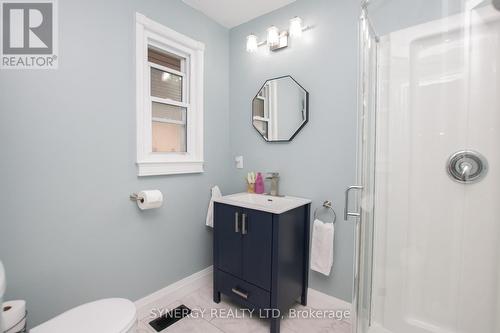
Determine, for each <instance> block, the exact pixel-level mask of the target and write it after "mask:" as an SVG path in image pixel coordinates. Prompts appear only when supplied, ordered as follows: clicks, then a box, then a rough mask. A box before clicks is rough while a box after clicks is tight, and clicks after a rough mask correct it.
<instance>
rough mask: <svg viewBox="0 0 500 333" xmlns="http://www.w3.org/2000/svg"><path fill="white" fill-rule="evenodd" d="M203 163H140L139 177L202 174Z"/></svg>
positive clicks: (138, 165) (138, 164) (138, 168)
mask: <svg viewBox="0 0 500 333" xmlns="http://www.w3.org/2000/svg"><path fill="white" fill-rule="evenodd" d="M202 172H203V161H197V162H138V163H137V175H138V176H139V177H141V176H161V175H180V174H186V173H202Z"/></svg>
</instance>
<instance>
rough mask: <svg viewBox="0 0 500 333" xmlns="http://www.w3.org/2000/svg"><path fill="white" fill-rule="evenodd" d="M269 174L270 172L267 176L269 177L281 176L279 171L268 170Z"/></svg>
mask: <svg viewBox="0 0 500 333" xmlns="http://www.w3.org/2000/svg"><path fill="white" fill-rule="evenodd" d="M267 174H268V176H267V177H266V178H267V179H273V178H280V173H279V172H268V173H267Z"/></svg>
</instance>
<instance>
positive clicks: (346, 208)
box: [344, 185, 363, 221]
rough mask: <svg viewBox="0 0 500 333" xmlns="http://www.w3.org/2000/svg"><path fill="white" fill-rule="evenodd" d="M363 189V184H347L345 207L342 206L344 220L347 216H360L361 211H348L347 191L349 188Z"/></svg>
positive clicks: (349, 190)
mask: <svg viewBox="0 0 500 333" xmlns="http://www.w3.org/2000/svg"><path fill="white" fill-rule="evenodd" d="M362 189H363V186H361V185H353V186H349V187H348V188H347V190H345V207H344V220H346V221H347V220H348V219H349V216H352V217H360V216H361V213H359V212H356V213H354V212H350V211H349V192H351V190H362Z"/></svg>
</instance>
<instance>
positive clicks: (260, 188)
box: [255, 172, 265, 194]
mask: <svg viewBox="0 0 500 333" xmlns="http://www.w3.org/2000/svg"><path fill="white" fill-rule="evenodd" d="M264 190H265V189H264V178H262V174H261V173H260V172H258V173H257V178H256V179H255V193H257V194H262V193H264Z"/></svg>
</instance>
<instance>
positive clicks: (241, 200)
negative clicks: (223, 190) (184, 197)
mask: <svg viewBox="0 0 500 333" xmlns="http://www.w3.org/2000/svg"><path fill="white" fill-rule="evenodd" d="M214 201H215V202H220V203H224V204H228V205H233V206H239V207H244V208H249V209H255V210H260V211H263V212H268V213H273V214H281V213H284V212H286V211H289V210H292V209H294V208H297V207H300V206H303V205H307V204H309V203H311V200H309V199H303V198H296V197H287V196H285V197H274V196H271V195H264V194H254V193H237V194H231V195H225V196H223V197H221V198H217V199H215V200H214Z"/></svg>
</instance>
